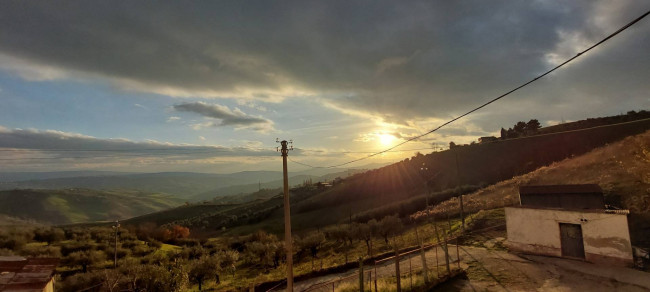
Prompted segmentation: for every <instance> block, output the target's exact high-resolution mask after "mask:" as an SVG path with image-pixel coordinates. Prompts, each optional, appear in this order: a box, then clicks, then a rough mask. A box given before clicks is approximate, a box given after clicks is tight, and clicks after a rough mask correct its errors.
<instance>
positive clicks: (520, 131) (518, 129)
mask: <svg viewBox="0 0 650 292" xmlns="http://www.w3.org/2000/svg"><path fill="white" fill-rule="evenodd" d="M512 130H513V131H515V133H517V135H518V136H523V135H524V134H526V123H524V122H517V123H516V124H515V126H514V127H513V128H512Z"/></svg>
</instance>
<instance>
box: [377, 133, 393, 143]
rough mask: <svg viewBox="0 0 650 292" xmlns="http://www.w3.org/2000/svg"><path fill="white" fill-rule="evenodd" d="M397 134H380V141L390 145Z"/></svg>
mask: <svg viewBox="0 0 650 292" xmlns="http://www.w3.org/2000/svg"><path fill="white" fill-rule="evenodd" d="M394 140H395V136H393V135H391V134H379V142H381V145H384V146H388V145H390V144H392V143H393V141H394Z"/></svg>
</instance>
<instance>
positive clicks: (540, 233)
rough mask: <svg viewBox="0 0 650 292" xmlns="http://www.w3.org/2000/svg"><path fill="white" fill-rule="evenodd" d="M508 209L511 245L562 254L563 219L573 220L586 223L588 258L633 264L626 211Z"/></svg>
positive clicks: (543, 253)
mask: <svg viewBox="0 0 650 292" xmlns="http://www.w3.org/2000/svg"><path fill="white" fill-rule="evenodd" d="M505 209H506V228H507V232H508V241H507V244H508V246H509V247H510V249H513V250H517V251H521V252H525V253H531V254H542V255H549V256H558V257H560V256H562V246H561V241H560V240H561V239H560V223H571V224H580V225H581V227H582V237H583V243H584V248H585V259H586V260H587V261H590V262H595V263H609V264H618V265H631V264H632V262H633V258H632V245H631V244H630V233H629V230H628V225H627V215H625V214H608V213H603V212H589V211H585V212H580V211H566V210H552V209H534V208H525V207H507V208H505Z"/></svg>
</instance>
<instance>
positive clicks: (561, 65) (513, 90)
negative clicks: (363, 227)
mask: <svg viewBox="0 0 650 292" xmlns="http://www.w3.org/2000/svg"><path fill="white" fill-rule="evenodd" d="M648 14H650V10H649V11H647V12H646V13H644V14H643V15H641V16H639V17H637V18H636V19H634V20H632V21H631V22H629V23H628V24H626V25H624V26H623V27H621V28H619V29H618V30H616V31H615V32H614V33H612V34H610V35H608V36H607V37H606V38H604V39H602V40H601V41H599V42H597V43H596V44H594V45H592V46H591V47H589V48H587V49H586V50H584V51H582V52H579V53H578V54H576V55H575V56H573V57H571V58H569V59H568V60H566V61H564V62H562V63H561V64H559V65H557V66H555V67H553V68H552V69H551V70H548V71H546V72H545V73H543V74H541V75H539V76H537V77H535V78H533V79H531V80H530V81H528V82H526V83H524V84H522V85H519V86H517V87H515V88H514V89H511V90H510V91H508V92H506V93H504V94H501V95H499V96H497V97H495V98H493V99H491V100H490V101H488V102H486V103H484V104H482V105H480V106H478V107H476V108H474V109H472V110H470V111H468V112H466V113H464V114H462V115H460V116H458V117H455V118H453V119H451V120H449V121H447V122H445V123H443V124H442V125H440V126H438V127H436V128H434V129H432V130H430V131H428V132H426V133H424V134H420V135H417V136H414V137H411V138H409V139H406V140H404V141H402V142H400V143H398V144H396V145H394V146H391V147H389V148H387V149H385V150H382V151H379V152H375V153H372V154H370V155H368V156H365V157H362V158H358V159H354V160H350V161H348V162H344V163H341V164H336V165H330V166H323V167H322V168H335V167H341V166H344V165H348V164H350V163H354V162H357V161H361V160H365V159H368V158H371V157H373V156H377V155H379V154H382V153H386V152H388V151H390V150H393V149H395V148H397V147H399V146H402V145H404V144H406V143H408V142H411V141H414V140H417V139H420V138H422V137H424V136H427V135H429V134H431V133H433V132H436V131H438V130H439V129H441V128H442V127H444V126H447V125H449V124H451V123H453V122H455V121H457V120H459V119H461V118H463V117H465V116H468V115H470V114H471V113H473V112H475V111H478V110H480V109H482V108H484V107H486V106H488V105H490V104H491V103H493V102H495V101H497V100H500V99H502V98H504V97H506V96H508V95H510V94H511V93H513V92H515V91H517V90H519V89H521V88H524V87H526V86H528V85H529V84H531V83H533V82H535V81H537V80H539V79H540V78H542V77H544V76H546V75H548V74H551V73H552V72H553V71H555V70H557V69H559V68H561V67H563V66H564V65H566V64H568V63H570V62H571V61H573V60H575V59H577V58H578V57H580V56H582V55H583V54H585V53H587V52H589V51H591V50H592V49H594V48H595V47H597V46H599V45H601V44H602V43H604V42H606V41H608V40H609V39H611V38H613V37H614V36H616V35H617V34H619V33H621V32H622V31H624V30H626V29H627V28H629V27H630V26H632V25H634V24H635V23H637V22H639V21H640V20H641V19H643V18H645V17H646V16H648Z"/></svg>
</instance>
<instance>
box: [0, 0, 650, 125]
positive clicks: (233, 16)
mask: <svg viewBox="0 0 650 292" xmlns="http://www.w3.org/2000/svg"><path fill="white" fill-rule="evenodd" d="M648 8H649V5H648V4H647V2H645V1H633V0H626V1H587V0H584V1H571V2H567V1H557V2H556V1H509V0H500V1H489V2H487V1H406V2H404V1H399V2H396V1H387V0H386V1H370V2H367V1H327V2H311V1H307V2H305V1H285V2H269V1H246V2H200V3H193V4H192V5H187V3H181V2H173V1H160V2H155V3H147V2H132V1H110V2H106V1H80V2H65V3H59V2H32V1H11V2H6V3H3V9H2V10H0V38H1V39H2V42H0V57H2V60H3V62H1V63H2V64H3V65H2V66H3V68H4V69H5V70H9V71H12V72H15V73H16V74H19V75H20V76H23V77H24V78H26V79H29V80H55V79H61V78H70V79H84V78H89V77H88V76H90V78H100V79H104V80H109V81H110V82H112V83H113V84H115V85H116V86H118V87H120V88H123V89H130V90H137V91H144V92H153V93H158V94H164V95H171V96H195V97H218V98H235V99H244V100H251V99H255V100H260V101H264V102H280V101H282V100H285V99H287V98H296V97H303V98H312V99H314V100H319V102H321V103H322V104H323V105H325V106H329V107H331V108H334V109H337V110H340V111H341V112H344V113H346V114H350V115H357V116H359V117H362V118H364V117H372V118H374V119H376V120H380V121H384V122H389V123H394V124H400V125H409V123H410V122H412V121H422V120H427V119H429V118H432V117H433V118H438V119H446V118H449V117H451V116H457V115H458V114H459V113H462V112H463V111H464V110H466V109H468V108H471V107H474V106H476V105H478V104H480V103H482V102H484V101H486V100H489V99H490V98H492V97H494V96H497V95H498V94H500V93H502V92H504V91H507V90H508V89H510V88H513V87H515V86H516V85H519V84H521V83H522V82H525V81H527V80H529V79H531V78H532V77H534V76H535V75H537V74H539V73H541V72H543V71H544V70H546V69H548V68H549V67H550V66H553V65H554V64H557V63H558V62H560V61H562V60H564V59H566V58H568V57H570V56H573V55H575V53H577V52H578V51H580V50H582V49H584V48H585V47H586V46H587V45H590V44H593V43H595V42H596V41H597V40H599V39H601V38H602V37H604V36H605V35H608V34H609V33H611V32H613V31H614V30H616V29H617V28H618V27H620V26H621V25H623V24H624V23H626V22H627V21H629V20H630V19H633V18H635V17H637V16H638V14H640V11H645V10H647V9H648ZM647 35H650V25H648V21H647V20H644V21H643V22H642V23H639V25H637V26H635V27H633V28H632V29H631V30H629V31H626V32H625V33H624V34H622V35H621V36H618V37H616V38H615V39H613V40H611V41H609V42H608V43H607V44H606V45H604V46H603V47H601V48H599V49H598V50H597V51H594V52H593V53H590V54H589V55H588V56H584V57H582V58H581V59H580V60H579V61H578V62H576V63H575V64H571V66H569V67H568V68H567V69H566V70H563V71H562V72H558V73H557V74H554V75H553V76H550V77H549V78H546V79H545V81H541V82H538V83H536V84H535V86H531V88H530V89H527V90H525V91H522V92H520V93H518V94H517V95H516V96H513V97H509V98H508V102H507V103H501V104H500V105H499V106H496V105H495V106H494V107H490V108H488V109H486V110H487V111H488V112H490V113H499V112H509V113H513V112H520V113H521V112H523V111H524V110H522V107H523V106H526V107H527V108H529V109H530V108H533V109H541V110H539V111H536V112H537V113H538V115H541V116H543V117H541V116H536V117H535V118H539V119H540V120H544V119H552V118H554V119H558V118H559V117H557V113H558V112H562V113H563V114H564V115H566V116H572V115H580V114H582V115H584V114H583V112H585V111H588V112H589V111H591V112H593V111H604V109H607V108H611V107H618V106H619V104H621V103H620V100H619V99H621V98H625V99H626V102H625V104H629V105H631V106H637V107H638V106H639V105H641V107H643V106H647V105H648V101H647V98H646V96H647V94H648V93H649V92H650V89H649V88H648V85H647V82H646V81H647V77H648V74H649V72H648V68H650V58H649V57H648V54H647V48H648V47H649V46H650V39H648V38H647V37H645V36H647ZM621 90H625V94H624V96H621V93H620V92H621ZM592 100H597V101H598V102H597V103H594V102H590V101H592ZM180 109H182V110H187V111H193V112H197V113H199V114H202V115H206V116H211V117H215V118H216V117H225V118H223V119H222V118H218V119H221V120H222V121H221V123H218V124H217V123H215V125H221V126H225V125H229V124H230V125H238V126H244V125H246V124H247V123H248V124H247V125H253V124H255V125H258V126H259V125H264V124H266V125H268V124H269V123H268V121H265V120H264V119H262V118H259V119H258V118H256V117H251V116H248V115H245V114H243V113H238V112H236V111H235V110H229V109H223V108H219V107H218V106H214V107H213V108H212V109H208V108H206V106H199V105H187V106H183V107H180ZM520 115H522V116H523V115H525V116H530V114H529V113H526V114H520ZM529 118H530V117H529ZM493 119H498V118H493ZM481 122H484V123H488V124H489V123H491V121H490V120H489V119H488V120H486V119H484V120H482V121H481ZM509 122H511V121H509ZM494 126H498V125H489V127H488V128H494Z"/></svg>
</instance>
